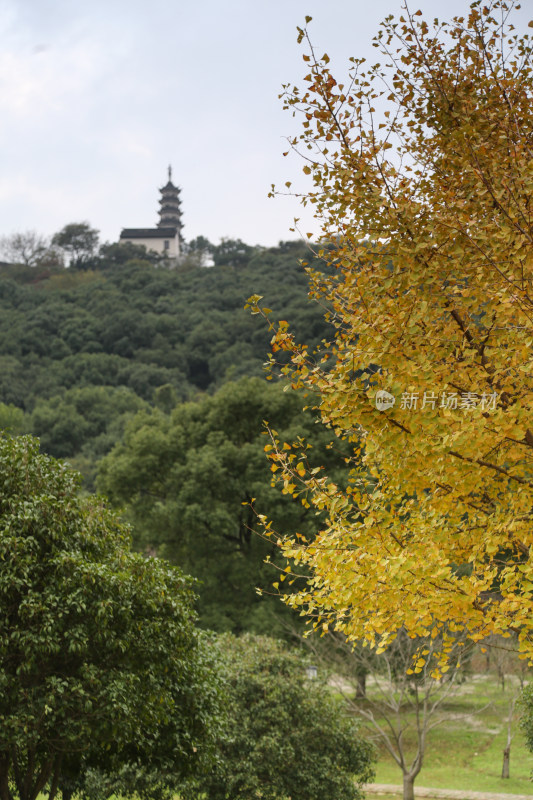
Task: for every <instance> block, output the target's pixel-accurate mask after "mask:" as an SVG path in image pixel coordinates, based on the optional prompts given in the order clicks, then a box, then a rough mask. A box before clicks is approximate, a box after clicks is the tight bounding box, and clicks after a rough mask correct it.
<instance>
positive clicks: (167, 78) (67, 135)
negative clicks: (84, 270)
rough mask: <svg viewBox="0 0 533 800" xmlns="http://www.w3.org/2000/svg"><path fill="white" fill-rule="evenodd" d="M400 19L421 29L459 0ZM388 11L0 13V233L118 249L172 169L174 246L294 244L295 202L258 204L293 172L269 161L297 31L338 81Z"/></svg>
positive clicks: (236, 0)
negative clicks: (306, 32)
mask: <svg viewBox="0 0 533 800" xmlns="http://www.w3.org/2000/svg"><path fill="white" fill-rule="evenodd" d="M528 2H530V0H525V5H526V6H527V5H528ZM410 7H411V9H412V10H415V9H416V7H419V8H421V9H422V10H423V12H424V14H425V15H426V16H427V17H428V18H432V17H433V16H435V15H442V14H444V13H445V14H446V15H447V16H451V15H453V14H455V13H463V12H465V11H466V10H467V8H468V2H467V1H466V0H446V2H445V3H443V2H442V0H418V3H416V1H415V0H411V2H410ZM400 9H401V0H373V1H372V2H370V0H327V2H326V0H264V2H259V1H258V0H226V1H225V2H221V0H196V2H194V1H192V2H185V0H85V1H84V2H81V0H2V2H1V4H0V35H1V41H2V48H1V52H0V152H1V154H2V155H1V159H2V170H1V176H2V177H1V180H0V235H5V234H10V233H12V232H14V231H24V230H29V229H34V230H37V231H39V232H41V233H44V234H47V235H49V234H52V233H54V232H56V231H57V230H59V229H61V228H62V227H63V226H64V225H65V224H67V223H69V222H79V221H88V222H89V223H90V224H91V225H92V226H93V227H95V228H98V229H99V230H100V231H101V237H102V240H104V241H116V240H117V239H118V236H119V234H120V230H121V228H123V227H151V226H154V225H155V224H156V223H157V221H158V217H157V209H158V199H159V192H158V188H159V187H160V186H162V185H163V184H164V183H166V180H167V166H168V164H172V167H173V178H174V182H175V183H176V184H178V185H179V186H180V187H181V190H182V193H181V197H182V209H183V213H184V223H185V229H184V235H185V238H186V239H192V238H194V237H195V236H198V235H200V234H202V235H204V236H207V237H208V238H209V239H210V240H211V241H213V242H214V243H217V242H218V241H219V240H220V238H221V237H231V238H240V239H243V240H244V241H245V242H248V243H249V244H263V245H274V244H276V243H277V242H278V241H279V240H282V239H289V238H294V234H292V233H291V232H290V230H289V229H290V228H291V226H292V221H293V218H294V217H295V216H297V215H300V210H299V207H298V205H297V203H296V201H295V200H294V199H289V198H277V199H274V200H272V199H268V197H267V195H268V192H269V189H270V185H271V184H272V183H276V184H279V185H282V184H283V183H284V182H285V181H286V180H289V179H295V177H296V176H297V175H299V174H300V170H301V165H300V164H298V163H297V161H296V160H295V159H294V160H291V159H286V158H283V155H282V153H283V151H284V150H285V149H286V147H285V144H286V143H285V142H284V137H285V136H287V135H288V134H289V133H291V132H292V131H294V130H295V127H294V126H295V123H294V122H293V120H292V119H291V117H290V116H289V114H287V113H286V112H283V111H282V107H281V106H282V104H281V101H280V100H279V99H278V94H279V93H280V91H281V84H282V83H284V82H289V81H292V82H301V79H302V77H303V75H305V74H306V71H305V67H304V64H303V62H302V60H301V55H302V49H301V47H299V46H298V45H297V44H296V26H297V25H302V24H303V22H304V17H305V15H306V14H309V15H311V16H312V17H313V22H312V23H311V25H310V31H311V35H312V38H313V40H314V43H315V44H316V47H317V49H318V50H320V51H321V52H323V51H327V52H328V54H329V55H330V57H331V58H332V60H333V62H334V68H335V72H337V71H339V72H340V71H342V69H343V68H344V67H345V66H346V63H347V60H348V58H349V56H351V55H354V56H368V57H369V58H370V60H372V61H374V60H376V55H377V54H376V51H375V50H374V49H373V48H372V47H371V44H370V42H371V39H372V36H373V35H374V34H375V33H376V31H377V29H378V25H379V22H380V21H381V20H382V19H383V17H384V16H386V15H387V14H388V13H391V12H392V13H397V12H399V11H400ZM520 19H521V21H522V23H523V27H525V20H526V15H525V14H524V12H522V13H521V15H520ZM298 180H299V179H298ZM303 180H304V179H303V177H302V181H303ZM302 185H305V184H303V183H302ZM303 227H304V229H305V230H311V229H312V227H311V226H310V224H309V223H308V222H304V223H303Z"/></svg>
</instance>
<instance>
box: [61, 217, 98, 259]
mask: <svg viewBox="0 0 533 800" xmlns="http://www.w3.org/2000/svg"><path fill="white" fill-rule="evenodd" d="M52 244H53V245H56V246H57V247H60V248H61V249H62V250H64V251H65V253H66V254H67V255H68V256H69V259H70V261H69V263H70V266H71V267H77V268H82V267H84V266H85V265H87V263H88V262H89V261H90V260H91V259H92V257H93V256H94V254H95V253H96V250H97V248H98V231H97V230H95V228H91V226H90V225H89V223H88V222H71V223H70V224H69V225H65V227H64V228H62V229H61V230H60V231H58V232H57V233H55V234H54V236H53V237H52Z"/></svg>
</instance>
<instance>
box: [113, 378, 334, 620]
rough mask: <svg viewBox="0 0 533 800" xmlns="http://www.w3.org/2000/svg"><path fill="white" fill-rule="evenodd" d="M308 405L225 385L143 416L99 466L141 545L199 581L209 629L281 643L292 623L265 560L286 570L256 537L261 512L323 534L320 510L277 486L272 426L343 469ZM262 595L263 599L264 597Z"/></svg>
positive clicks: (273, 392) (276, 392)
mask: <svg viewBox="0 0 533 800" xmlns="http://www.w3.org/2000/svg"><path fill="white" fill-rule="evenodd" d="M308 402H309V398H308ZM304 403H305V400H304V398H303V396H299V395H298V394H297V393H295V392H290V393H288V392H284V391H283V387H282V386H280V385H275V384H269V383H267V382H266V381H264V380H263V379H261V378H250V379H244V380H241V381H239V382H236V383H228V384H226V385H225V386H224V387H222V388H221V389H220V390H219V391H218V392H217V393H216V394H215V395H214V396H212V397H211V396H208V395H206V396H204V397H203V398H201V399H199V400H197V401H196V402H194V403H185V404H181V405H178V406H177V407H176V408H175V409H174V411H173V412H172V413H171V414H170V415H167V414H164V413H163V412H161V411H159V410H158V409H155V410H154V409H152V410H149V411H143V412H140V413H139V414H138V415H137V416H136V417H135V418H134V419H133V420H132V421H131V422H130V423H129V424H128V426H127V429H126V434H125V436H124V439H123V441H122V442H121V443H120V444H118V445H117V446H116V447H115V449H114V450H113V451H112V452H111V453H110V455H109V456H107V457H106V458H105V459H104V460H103V461H102V463H101V468H100V475H99V488H100V489H101V490H102V491H103V492H104V493H105V494H107V495H108V496H109V497H110V499H111V500H112V501H113V502H115V503H116V504H118V505H127V507H128V516H129V519H130V521H131V522H132V523H133V526H134V530H135V532H136V533H135V544H136V546H137V547H138V548H145V549H146V550H147V551H148V552H153V551H155V552H157V553H158V554H160V555H163V556H164V557H166V558H169V559H171V560H172V561H174V562H175V563H177V564H179V565H180V566H181V567H182V568H183V569H184V570H185V571H186V572H187V573H190V574H192V575H194V576H195V577H197V578H199V579H200V582H201V583H200V587H199V594H200V600H199V603H200V605H199V610H200V616H201V622H202V624H203V625H205V626H206V627H208V628H211V629H214V630H219V631H220V630H231V631H233V632H239V631H242V630H248V631H254V632H256V633H258V632H264V631H267V630H268V631H269V632H270V633H273V632H274V631H275V632H276V634H277V635H282V633H283V630H282V628H280V627H279V626H280V625H283V620H284V619H285V620H286V619H287V617H288V616H289V615H291V616H292V614H293V612H291V611H290V610H289V609H287V608H285V607H284V606H283V605H282V604H281V603H279V600H278V599H277V597H273V596H272V595H271V594H270V593H269V592H270V591H271V587H272V583H273V581H276V580H279V578H278V573H277V571H276V569H274V568H273V566H272V563H270V564H265V559H266V558H267V557H268V558H270V559H271V560H272V562H273V563H276V564H277V565H278V568H279V567H281V566H284V565H285V561H284V560H283V559H280V558H279V552H278V548H277V547H276V546H275V545H274V544H273V543H272V542H271V541H266V540H265V539H264V538H262V537H260V536H258V535H257V534H256V533H255V532H254V528H255V527H256V516H255V513H256V512H257V513H265V514H269V515H270V516H271V517H272V518H273V519H274V521H275V523H276V526H277V527H278V528H279V529H280V530H284V531H287V530H291V531H296V530H297V531H300V532H301V533H304V534H305V535H307V536H309V537H312V536H313V534H314V532H315V530H316V527H317V525H318V520H317V516H316V514H315V512H314V511H313V512H310V511H309V510H308V509H305V508H304V506H302V505H298V504H295V503H294V502H291V498H289V497H284V496H281V497H280V495H279V492H278V491H277V490H276V489H274V488H273V487H272V486H271V472H270V470H269V465H268V462H267V459H266V457H265V452H264V447H265V445H266V444H267V442H268V439H267V437H266V436H265V431H264V420H265V419H268V421H269V423H270V425H272V426H273V427H274V428H275V429H276V430H277V431H278V432H279V433H280V435H282V436H283V437H284V439H286V440H287V441H292V440H293V439H294V438H296V437H297V435H301V434H302V432H304V434H305V435H306V437H307V440H308V442H309V444H310V445H312V448H311V449H310V450H309V460H310V463H312V464H316V465H317V466H323V465H324V466H327V467H328V469H329V470H330V472H333V473H334V474H335V468H336V467H337V471H338V468H339V467H340V465H344V462H343V460H342V457H341V454H340V453H339V452H338V450H336V449H328V446H327V445H328V443H329V441H330V436H329V432H328V431H327V430H325V429H324V428H323V426H319V425H317V424H316V418H315V416H314V415H313V414H312V413H311V412H309V413H305V414H304V413H303V412H302V406H303V405H304ZM252 500H253V509H252V507H251V504H252ZM289 583H290V582H289V581H286V583H284V584H282V585H284V586H288V584H289ZM256 587H262V588H263V589H265V590H266V593H265V594H263V595H261V596H258V594H257V592H256ZM289 590H290V587H289Z"/></svg>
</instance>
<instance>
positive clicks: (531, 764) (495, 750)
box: [369, 675, 533, 797]
mask: <svg viewBox="0 0 533 800" xmlns="http://www.w3.org/2000/svg"><path fill="white" fill-rule="evenodd" d="M510 683H511V681H510V680H509V679H508V688H507V689H506V691H505V693H504V692H502V690H501V688H500V687H499V686H498V685H497V684H496V682H495V679H494V677H493V676H487V677H485V676H479V675H477V676H475V677H474V678H473V679H470V680H469V681H467V682H466V683H465V684H464V685H463V686H462V687H460V689H459V694H458V695H456V696H455V697H454V698H452V699H451V700H450V701H449V702H448V703H447V705H446V710H447V712H449V714H450V715H461V718H459V719H455V720H450V721H448V722H445V723H444V724H443V725H441V726H439V727H437V728H435V729H434V730H433V731H431V732H430V733H429V737H428V746H427V749H426V756H425V761H424V766H423V767H422V771H421V773H420V775H419V776H418V778H417V780H416V783H415V786H416V785H417V784H418V785H419V786H431V787H435V788H446V789H464V790H469V791H478V792H483V791H486V792H489V791H490V792H501V793H509V794H531V796H532V797H533V782H531V781H530V779H529V778H530V775H531V773H532V772H533V754H532V753H531V752H530V751H529V750H527V749H526V747H525V744H524V738H523V736H522V734H521V732H520V729H519V727H518V720H519V715H520V712H519V709H516V710H515V715H514V721H513V741H512V745H511V769H510V771H511V777H510V778H509V779H508V780H502V779H501V777H500V774H501V769H502V757H503V756H502V751H503V748H504V746H505V742H506V738H507V714H508V703H509V699H510V697H511V696H512V694H513V692H514V689H515V686H511V685H509V684H510ZM370 691H371V689H370ZM369 732H370V729H369ZM410 741H413V739H412V738H411V739H409V737H408V736H407V737H406V742H407V744H409V742H410ZM376 783H389V784H401V783H402V776H401V771H400V769H399V767H397V765H396V764H395V762H394V761H393V759H392V758H391V756H389V755H388V753H387V752H386V751H385V750H384V749H380V758H379V762H378V765H377V769H376ZM369 796H370V795H369Z"/></svg>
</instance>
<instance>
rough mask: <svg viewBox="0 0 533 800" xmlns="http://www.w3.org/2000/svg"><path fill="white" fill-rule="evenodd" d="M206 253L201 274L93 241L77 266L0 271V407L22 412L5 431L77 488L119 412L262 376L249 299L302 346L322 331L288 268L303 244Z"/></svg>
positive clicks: (259, 331) (262, 350)
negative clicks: (38, 445)
mask: <svg viewBox="0 0 533 800" xmlns="http://www.w3.org/2000/svg"><path fill="white" fill-rule="evenodd" d="M210 248H211V249H210V253H211V255H212V258H213V260H214V261H215V266H214V267H212V268H210V269H200V268H194V267H193V266H191V265H189V266H187V262H186V264H185V265H183V266H182V267H181V268H178V269H166V268H164V267H157V266H155V265H154V264H151V263H150V259H151V257H150V258H148V259H146V257H143V258H142V260H141V259H140V258H139V255H141V256H142V250H140V248H136V247H134V246H128V245H105V246H103V247H102V248H101V249H100V254H99V256H98V257H96V256H95V257H93V258H92V260H90V261H84V267H85V269H84V270H81V271H80V270H74V269H48V270H41V269H39V268H34V269H32V268H30V267H24V266H20V267H13V266H8V267H1V268H0V403H3V404H5V405H12V406H15V407H17V408H20V409H22V410H23V411H24V415H25V416H24V419H23V421H22V423H21V424H20V425H18V424H17V426H16V430H24V431H27V432H31V433H35V434H38V435H39V436H41V437H43V445H44V447H45V448H46V450H47V451H48V452H49V453H50V454H52V455H54V456H56V457H66V458H69V459H70V460H71V462H72V463H73V464H74V465H75V466H76V467H77V468H79V469H81V470H82V471H83V473H84V475H85V476H86V477H87V478H88V479H89V481H88V484H87V485H88V487H89V488H91V485H92V484H91V480H92V475H93V472H94V464H95V462H96V461H97V460H98V459H99V458H100V457H101V455H102V454H103V453H104V452H106V450H108V449H109V448H110V446H111V444H112V443H113V441H116V440H117V438H118V437H119V436H120V432H121V430H122V427H123V424H124V416H125V415H126V416H127V415H128V414H129V413H130V412H131V411H135V410H137V409H138V408H140V407H142V405H143V404H145V403H149V404H158V405H161V407H163V409H164V410H168V409H169V408H170V407H172V405H174V404H175V403H176V402H178V401H183V400H189V399H194V398H195V397H196V396H197V394H198V392H205V391H208V392H212V391H214V390H215V389H217V388H218V387H219V386H221V385H222V384H224V383H225V382H227V381H230V380H236V379H238V378H239V377H242V376H245V375H246V376H249V375H261V374H262V364H263V362H264V361H265V358H266V353H267V350H268V342H269V339H270V334H269V332H268V331H267V329H266V327H265V326H263V325H260V324H257V320H255V319H253V318H251V317H250V315H249V313H248V312H247V311H245V310H244V304H245V302H246V299H247V298H248V297H249V296H250V295H251V294H253V293H256V292H259V293H260V294H262V295H263V296H264V298H265V302H267V303H268V304H269V305H270V307H271V308H273V309H274V312H275V313H274V316H277V317H278V318H279V317H285V316H290V318H291V320H293V322H294V327H295V331H296V334H297V335H299V336H301V337H302V338H305V339H306V340H307V341H310V342H313V341H315V342H316V341H317V340H318V339H320V338H322V337H323V336H324V335H325V332H326V323H325V322H324V319H323V316H322V312H321V310H320V309H319V308H318V307H317V306H316V305H315V304H313V303H311V302H310V301H309V300H308V297H307V279H306V275H305V272H304V270H303V269H302V268H301V266H300V265H299V259H300V258H305V257H306V256H307V255H308V251H307V249H306V247H305V245H303V244H300V243H298V242H293V243H290V242H289V243H284V244H281V245H280V246H279V247H278V248H271V249H264V248H252V247H250V246H248V245H244V244H243V243H242V242H231V241H229V242H223V243H222V244H221V245H219V246H216V247H214V246H210ZM125 258H128V259H129V260H126V261H125V260H124V259H125ZM152 260H153V259H152ZM191 263H192V262H191ZM89 267H90V268H89ZM89 387H90V388H91V389H94V387H98V391H89ZM162 387H166V388H165V389H164V390H163V391H162ZM118 389H120V390H121V391H122V394H117V390H118ZM161 391H162V394H161ZM133 395H135V396H136V397H133ZM103 409H105V419H104V418H103V417H104V414H103V413H102V412H103ZM80 417H84V420H81V419H80ZM96 418H98V419H96Z"/></svg>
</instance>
